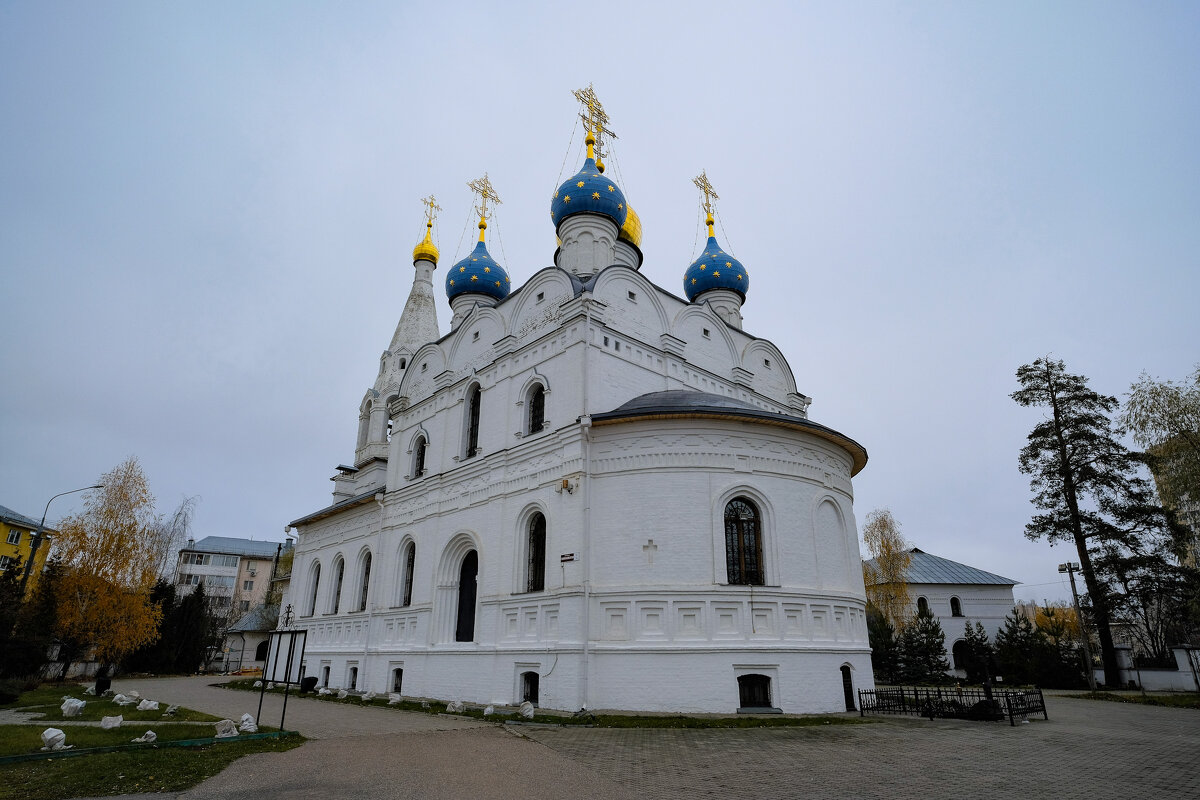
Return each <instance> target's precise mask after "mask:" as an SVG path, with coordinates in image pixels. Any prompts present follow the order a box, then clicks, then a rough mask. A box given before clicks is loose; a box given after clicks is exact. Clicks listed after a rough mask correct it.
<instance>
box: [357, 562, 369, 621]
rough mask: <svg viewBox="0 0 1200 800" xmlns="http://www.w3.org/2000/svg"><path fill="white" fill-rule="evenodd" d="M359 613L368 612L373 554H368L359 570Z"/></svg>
mask: <svg viewBox="0 0 1200 800" xmlns="http://www.w3.org/2000/svg"><path fill="white" fill-rule="evenodd" d="M358 577H359V581H358V584H359V587H360V588H359V592H358V609H357V610H358V611H366V610H367V590H368V589H369V588H370V586H371V554H370V553H367V554H366V555H365V556H364V557H363V560H362V567H361V568H360V570H359V576H358Z"/></svg>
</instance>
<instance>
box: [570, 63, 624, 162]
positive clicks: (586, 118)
mask: <svg viewBox="0 0 1200 800" xmlns="http://www.w3.org/2000/svg"><path fill="white" fill-rule="evenodd" d="M575 99H576V100H578V101H579V102H580V103H582V104H583V106H584V108H586V109H587V113H586V114H580V115H579V118H580V119H582V120H583V124H584V125H586V126H587V130H588V132H589V133H590V134H592V136H593V137H594V138H595V139H596V160H597V162H599V161H601V160H602V159H603V158H604V137H605V136H608V137H609V138H610V139H616V138H617V135H616V134H615V133H613V132H612V130H611V129H610V128H609V127H608V113H607V112H605V110H604V106H603V105H601V104H600V99H599V98H598V97H596V92H595V91H594V90H593V89H592V85H591V84H590V83H589V84H588V86H587V88H586V89H576V90H575ZM596 166H597V167H598V166H599V163H598V164H597V165H596Z"/></svg>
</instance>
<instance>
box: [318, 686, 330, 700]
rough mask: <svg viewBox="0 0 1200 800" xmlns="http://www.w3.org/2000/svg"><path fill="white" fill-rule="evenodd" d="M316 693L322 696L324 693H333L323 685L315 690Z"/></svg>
mask: <svg viewBox="0 0 1200 800" xmlns="http://www.w3.org/2000/svg"><path fill="white" fill-rule="evenodd" d="M317 694H319V695H321V696H322V697H324V696H326V695H330V694H333V692H331V691H329V690H328V689H326V688H325V687H324V686H322V687H321V688H320V689H319V690H318V691H317Z"/></svg>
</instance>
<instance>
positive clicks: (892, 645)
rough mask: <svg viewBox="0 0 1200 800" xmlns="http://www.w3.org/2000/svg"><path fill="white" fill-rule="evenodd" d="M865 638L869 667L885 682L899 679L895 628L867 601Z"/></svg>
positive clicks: (898, 658)
mask: <svg viewBox="0 0 1200 800" xmlns="http://www.w3.org/2000/svg"><path fill="white" fill-rule="evenodd" d="M867 640H868V641H869V642H870V644H871V669H872V670H874V672H875V675H876V677H878V678H882V679H883V680H884V681H886V682H887V683H898V682H899V679H900V642H899V641H897V639H896V629H895V628H893V627H892V623H890V622H888V618H887V617H886V616H885V615H884V613H883V612H882V611H880V610H879V609H878V608H876V607H875V606H874V605H872V604H871V603H867Z"/></svg>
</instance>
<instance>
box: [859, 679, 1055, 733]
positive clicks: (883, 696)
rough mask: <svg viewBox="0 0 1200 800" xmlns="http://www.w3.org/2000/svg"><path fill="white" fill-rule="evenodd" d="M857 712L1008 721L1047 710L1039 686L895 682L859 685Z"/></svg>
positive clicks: (1046, 716)
mask: <svg viewBox="0 0 1200 800" xmlns="http://www.w3.org/2000/svg"><path fill="white" fill-rule="evenodd" d="M858 709H859V716H866V715H867V714H904V715H908V716H913V717H929V718H930V719H934V718H935V717H943V718H946V719H971V720H986V721H991V722H998V721H999V720H1002V719H1005V718H1007V719H1008V723H1009V724H1010V725H1016V724H1017V720H1018V719H1020V720H1025V719H1028V718H1029V716H1030V715H1031V714H1041V715H1042V717H1043V718H1044V719H1050V715H1049V714H1047V713H1046V698H1045V697H1043V696H1042V690H1041V689H992V690H991V691H990V692H989V691H987V690H984V689H976V688H962V687H952V688H951V687H940V686H928V687H927V686H914V687H911V688H906V687H903V686H897V687H894V688H889V689H859V691H858Z"/></svg>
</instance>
